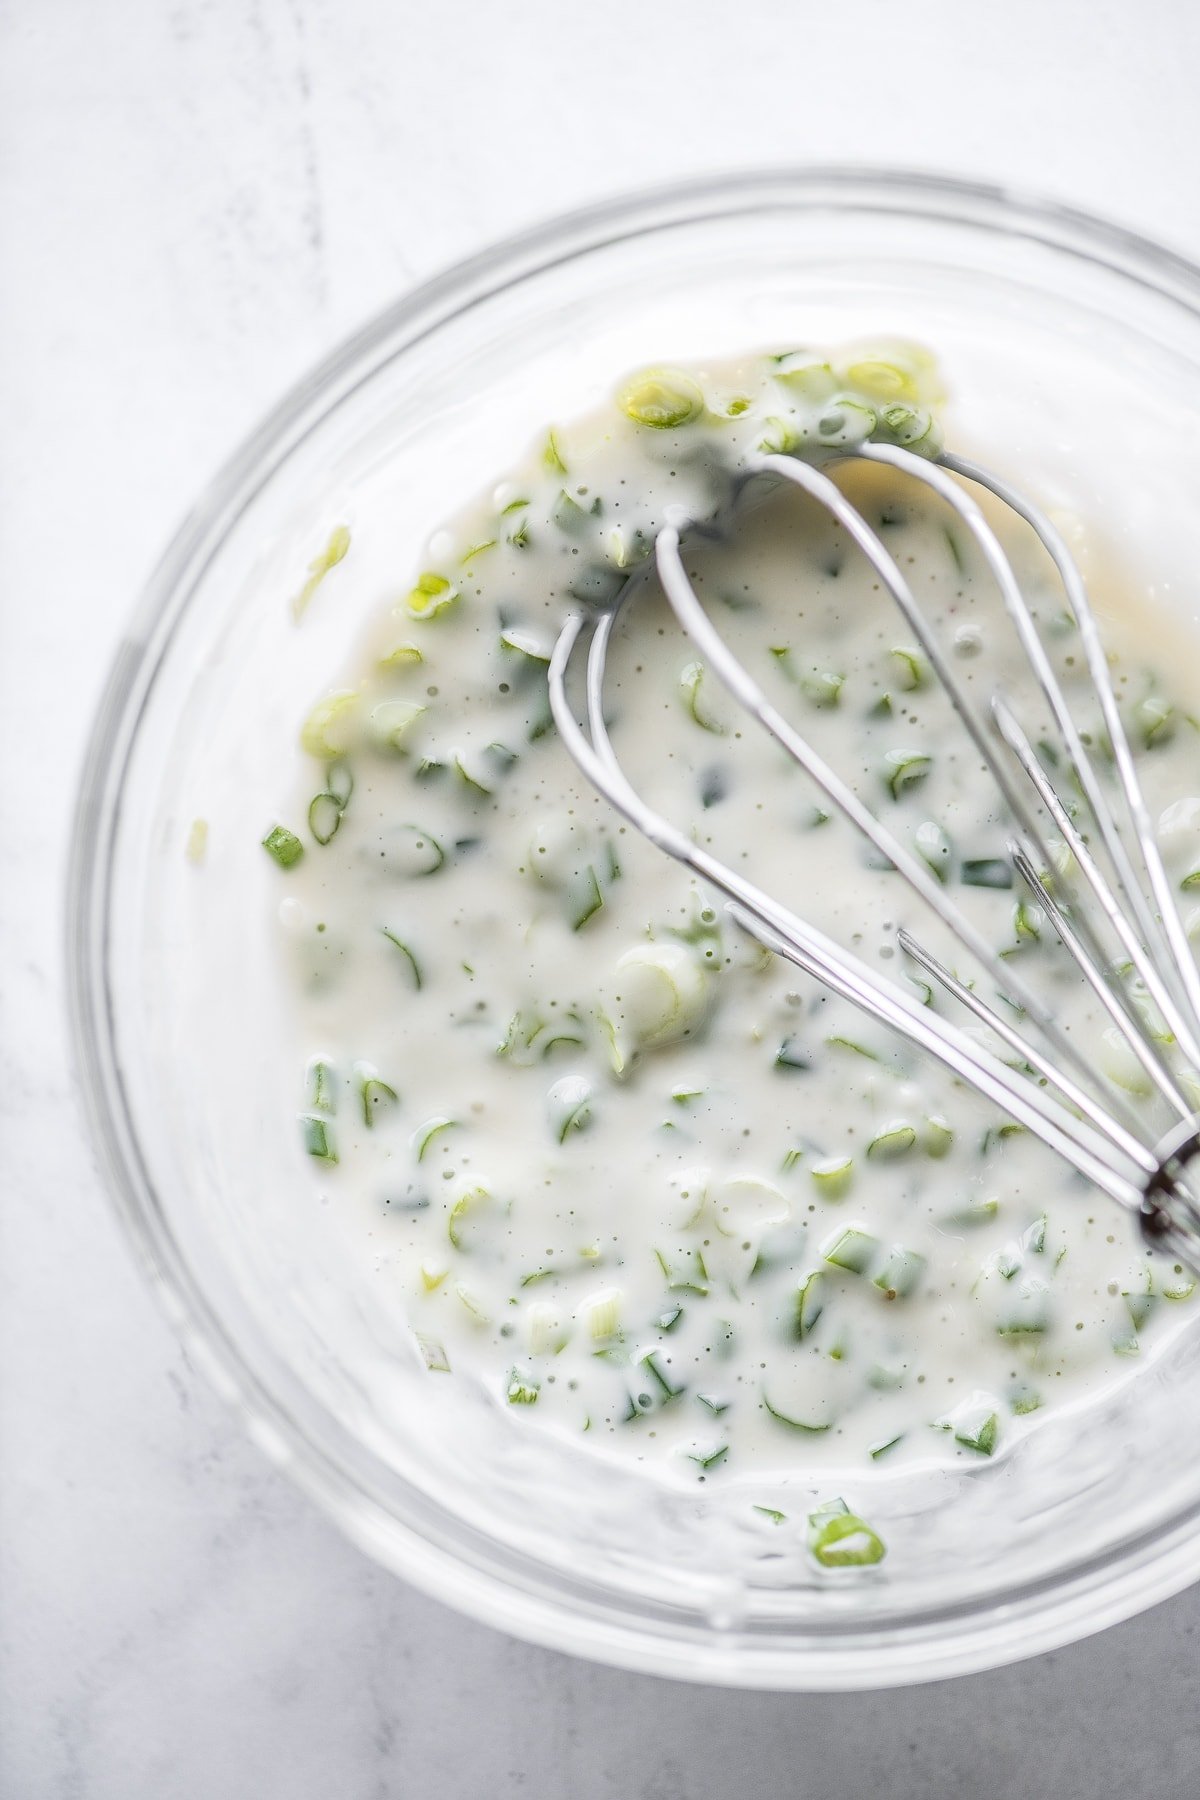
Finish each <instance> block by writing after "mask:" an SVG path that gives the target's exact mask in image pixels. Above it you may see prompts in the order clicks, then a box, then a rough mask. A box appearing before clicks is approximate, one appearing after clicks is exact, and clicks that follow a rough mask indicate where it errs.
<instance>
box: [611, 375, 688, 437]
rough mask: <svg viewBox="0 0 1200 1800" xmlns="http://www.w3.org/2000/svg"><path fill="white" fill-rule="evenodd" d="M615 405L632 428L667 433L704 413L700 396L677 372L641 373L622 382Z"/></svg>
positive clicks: (686, 377) (684, 377)
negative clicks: (636, 427)
mask: <svg viewBox="0 0 1200 1800" xmlns="http://www.w3.org/2000/svg"><path fill="white" fill-rule="evenodd" d="M617 404H618V406H619V407H620V408H621V411H622V412H623V413H624V414H625V416H626V417H627V418H630V419H632V420H633V422H634V424H635V425H648V426H650V427H651V428H652V429H653V430H655V431H670V430H674V429H676V428H677V427H678V426H680V425H690V424H691V423H692V421H693V420H694V419H698V418H699V417H700V415H701V413H702V412H703V411H704V395H703V394H702V393H701V392H700V389H699V388H698V387H697V386H696V383H695V382H694V381H693V380H692V379H691V377H690V376H688V375H684V374H682V373H681V372H680V371H679V370H678V369H644V370H642V372H641V373H640V374H637V375H635V376H633V377H632V378H631V380H629V381H628V382H626V384H625V386H624V387H623V388H622V389H621V391H620V393H619V394H618V395H617Z"/></svg>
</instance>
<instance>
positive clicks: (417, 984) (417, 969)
mask: <svg viewBox="0 0 1200 1800" xmlns="http://www.w3.org/2000/svg"><path fill="white" fill-rule="evenodd" d="M381 929H382V931H383V935H384V937H385V938H386V939H387V941H388V943H389V944H394V945H395V946H396V948H397V950H398V951H399V952H400V954H401V956H403V957H404V958H405V960H406V961H407V963H408V966H409V970H410V972H411V974H412V984H413V986H414V988H416V990H417V992H418V993H419V992H420V990H421V985H422V975H421V965H420V963H419V962H418V961H417V959H416V957H415V956H414V955H413V953H412V951H411V950H410V949H409V947H408V945H407V944H406V943H403V942H402V941H401V939H400V938H398V937H397V936H396V934H395V932H394V931H389V930H388V928H387V926H386V925H384V926H382V927H381Z"/></svg>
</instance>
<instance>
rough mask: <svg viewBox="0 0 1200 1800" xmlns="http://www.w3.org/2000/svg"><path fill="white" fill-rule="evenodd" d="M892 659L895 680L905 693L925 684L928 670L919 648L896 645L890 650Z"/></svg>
mask: <svg viewBox="0 0 1200 1800" xmlns="http://www.w3.org/2000/svg"><path fill="white" fill-rule="evenodd" d="M892 661H893V662H894V663H895V665H896V680H897V682H898V684H899V686H900V687H902V688H903V689H904V691H905V692H906V693H910V694H911V693H915V691H916V690H917V688H923V687H924V686H925V683H926V681H927V680H928V679H929V670H928V668H927V666H926V663H925V658H924V657H923V656H922V654H921V652H920V651H919V650H914V649H908V648H905V647H904V646H898V647H897V648H896V649H895V650H893V651H892Z"/></svg>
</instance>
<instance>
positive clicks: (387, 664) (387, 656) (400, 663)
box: [378, 643, 425, 669]
mask: <svg viewBox="0 0 1200 1800" xmlns="http://www.w3.org/2000/svg"><path fill="white" fill-rule="evenodd" d="M424 661H425V657H424V655H423V654H422V652H421V651H420V649H419V648H418V647H417V645H416V644H408V643H402V644H396V645H394V646H393V647H392V649H390V650H388V651H386V652H385V653H384V655H383V656H381V657H380V658H379V659H378V666H379V667H380V668H381V669H407V668H409V667H411V666H412V664H414V663H422V662H424Z"/></svg>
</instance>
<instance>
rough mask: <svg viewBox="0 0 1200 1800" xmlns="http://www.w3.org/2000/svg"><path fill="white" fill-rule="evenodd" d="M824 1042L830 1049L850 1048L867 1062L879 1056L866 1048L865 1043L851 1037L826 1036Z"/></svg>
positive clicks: (874, 1060) (876, 1060)
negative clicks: (859, 1042) (856, 1041)
mask: <svg viewBox="0 0 1200 1800" xmlns="http://www.w3.org/2000/svg"><path fill="white" fill-rule="evenodd" d="M825 1042H826V1043H827V1044H828V1045H829V1048H830V1049H831V1050H852V1051H853V1052H854V1054H855V1056H865V1057H866V1059H867V1061H868V1062H878V1061H879V1057H878V1056H877V1055H876V1053H875V1051H874V1050H868V1049H867V1047H866V1045H865V1044H857V1043H855V1041H854V1039H853V1038H848V1037H827V1038H826V1039H825Z"/></svg>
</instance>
